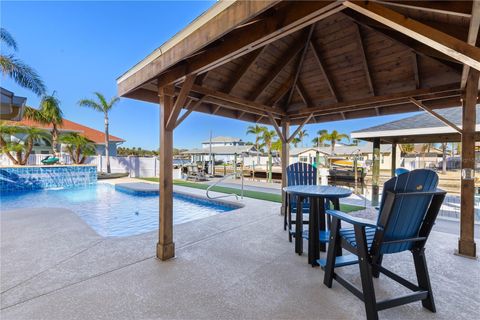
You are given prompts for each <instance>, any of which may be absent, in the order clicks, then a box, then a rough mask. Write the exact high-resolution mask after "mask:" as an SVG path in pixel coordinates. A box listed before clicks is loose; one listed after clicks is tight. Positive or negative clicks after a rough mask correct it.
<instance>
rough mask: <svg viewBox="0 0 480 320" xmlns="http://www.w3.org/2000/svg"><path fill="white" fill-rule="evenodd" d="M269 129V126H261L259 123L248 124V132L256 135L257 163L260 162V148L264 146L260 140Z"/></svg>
mask: <svg viewBox="0 0 480 320" xmlns="http://www.w3.org/2000/svg"><path fill="white" fill-rule="evenodd" d="M265 130H267V127H262V126H259V125H258V124H256V125H254V126H248V128H247V134H253V135H255V149H256V150H257V163H258V164H260V148H261V147H262V146H261V144H260V141H261V140H262V133H263V132H264V131H265Z"/></svg>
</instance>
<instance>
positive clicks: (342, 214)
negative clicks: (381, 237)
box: [325, 210, 378, 229]
mask: <svg viewBox="0 0 480 320" xmlns="http://www.w3.org/2000/svg"><path fill="white" fill-rule="evenodd" d="M325 213H326V214H328V215H330V216H332V217H335V218H337V219H340V220H342V221H345V222H348V223H350V224H353V225H354V226H360V227H371V228H375V229H377V228H378V226H377V225H376V224H373V223H371V222H368V221H366V220H364V219H360V218H355V217H352V216H351V215H349V214H346V213H345V212H342V211H338V210H327V211H326V212H325Z"/></svg>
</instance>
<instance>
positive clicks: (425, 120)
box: [351, 105, 480, 169]
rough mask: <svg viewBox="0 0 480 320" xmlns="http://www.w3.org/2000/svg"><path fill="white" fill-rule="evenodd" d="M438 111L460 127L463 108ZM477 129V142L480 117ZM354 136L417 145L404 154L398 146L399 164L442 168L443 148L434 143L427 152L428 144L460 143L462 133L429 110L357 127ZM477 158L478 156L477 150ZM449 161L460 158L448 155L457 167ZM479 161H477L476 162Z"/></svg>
mask: <svg viewBox="0 0 480 320" xmlns="http://www.w3.org/2000/svg"><path fill="white" fill-rule="evenodd" d="M479 112H480V106H479V105H477V114H478V113H479ZM435 113H437V114H438V115H440V116H441V117H443V118H445V119H447V120H448V121H450V122H451V123H453V124H455V125H456V126H458V127H461V124H462V109H461V108H460V107H455V108H446V109H437V110H435ZM475 131H476V134H475V140H476V141H478V140H480V117H477V122H476V129H475ZM351 137H352V138H353V139H359V140H364V141H370V142H371V141H373V140H374V139H380V142H381V143H382V147H383V146H384V145H389V146H391V145H392V144H397V145H401V144H414V150H413V151H412V152H409V153H407V154H405V153H402V152H401V150H400V148H398V149H397V159H398V156H399V155H402V157H401V158H400V161H397V167H400V166H402V167H405V168H407V169H416V168H425V167H427V168H428V167H440V165H441V162H442V158H443V152H442V150H440V149H438V148H436V147H433V146H431V147H430V150H429V151H427V147H426V146H427V144H432V143H442V142H448V143H450V142H460V134H459V133H458V132H457V131H456V130H455V129H453V128H452V127H450V126H447V125H446V124H444V123H443V122H442V121H440V120H439V119H437V118H436V117H434V116H432V115H431V114H429V113H426V112H423V113H420V114H417V115H414V116H411V117H407V118H404V119H400V120H396V121H391V122H387V123H384V124H381V125H377V126H374V127H369V128H365V129H362V130H358V131H355V132H352V133H351ZM476 157H477V159H478V158H479V153H478V151H477V155H476ZM450 158H451V159H450ZM450 161H451V162H455V163H456V162H458V157H448V158H447V167H449V168H450V167H452V168H453V167H456V166H457V165H456V164H453V163H452V164H449V162H450ZM479 162H480V161H478V160H477V163H479Z"/></svg>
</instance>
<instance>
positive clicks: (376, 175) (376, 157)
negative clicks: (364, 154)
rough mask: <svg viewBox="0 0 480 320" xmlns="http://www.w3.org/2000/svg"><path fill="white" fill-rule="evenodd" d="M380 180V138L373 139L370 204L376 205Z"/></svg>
mask: <svg viewBox="0 0 480 320" xmlns="http://www.w3.org/2000/svg"><path fill="white" fill-rule="evenodd" d="M379 180H380V139H379V138H375V139H374V140H373V167H372V206H374V207H375V206H378V190H379V187H378V186H379Z"/></svg>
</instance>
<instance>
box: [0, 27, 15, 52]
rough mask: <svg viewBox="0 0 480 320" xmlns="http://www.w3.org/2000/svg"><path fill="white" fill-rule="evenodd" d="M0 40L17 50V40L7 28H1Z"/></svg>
mask: <svg viewBox="0 0 480 320" xmlns="http://www.w3.org/2000/svg"><path fill="white" fill-rule="evenodd" d="M0 40H1V41H2V42H3V43H5V44H6V45H7V46H9V47H10V48H12V49H13V50H15V51H17V49H18V46H17V42H16V41H15V39H14V38H13V37H12V35H11V34H10V32H8V31H7V30H6V29H5V28H0Z"/></svg>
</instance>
